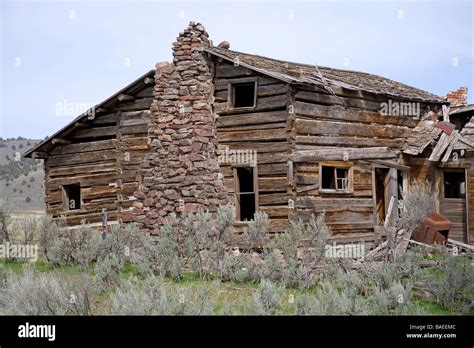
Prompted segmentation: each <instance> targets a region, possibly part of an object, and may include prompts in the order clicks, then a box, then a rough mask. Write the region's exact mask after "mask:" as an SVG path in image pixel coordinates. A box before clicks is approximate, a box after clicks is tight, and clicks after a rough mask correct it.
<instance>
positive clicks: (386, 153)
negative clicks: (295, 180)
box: [291, 147, 398, 163]
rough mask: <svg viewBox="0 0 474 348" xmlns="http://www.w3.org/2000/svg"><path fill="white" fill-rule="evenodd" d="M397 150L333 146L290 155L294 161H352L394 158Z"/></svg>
mask: <svg viewBox="0 0 474 348" xmlns="http://www.w3.org/2000/svg"><path fill="white" fill-rule="evenodd" d="M397 155H398V151H396V150H392V149H389V148H388V147H367V148H334V149H321V150H301V151H297V152H295V153H294V154H292V155H291V159H292V160H293V161H294V162H308V163H315V162H320V161H338V160H339V161H352V160H357V159H382V158H396V157H397Z"/></svg>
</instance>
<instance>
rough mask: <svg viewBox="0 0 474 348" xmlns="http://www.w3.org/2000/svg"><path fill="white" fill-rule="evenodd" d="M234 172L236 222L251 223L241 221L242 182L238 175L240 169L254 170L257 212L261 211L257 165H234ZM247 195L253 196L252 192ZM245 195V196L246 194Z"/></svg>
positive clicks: (232, 166)
mask: <svg viewBox="0 0 474 348" xmlns="http://www.w3.org/2000/svg"><path fill="white" fill-rule="evenodd" d="M231 168H232V172H233V175H234V204H235V222H237V223H244V224H245V223H248V222H249V221H246V220H240V199H239V198H240V195H241V194H242V193H240V181H239V175H238V173H237V170H238V168H252V178H253V194H254V196H255V197H254V198H255V212H257V211H258V210H259V205H258V171H257V165H250V164H232V165H231ZM245 193H247V194H252V193H251V192H245ZM245 193H244V194H245Z"/></svg>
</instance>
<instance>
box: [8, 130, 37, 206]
mask: <svg viewBox="0 0 474 348" xmlns="http://www.w3.org/2000/svg"><path fill="white" fill-rule="evenodd" d="M40 141H41V140H34V139H25V138H21V137H18V138H16V139H10V138H9V139H2V138H0V205H2V204H6V205H7V207H8V208H9V209H10V210H12V211H14V212H24V211H44V182H43V179H44V171H43V161H42V160H34V159H30V158H23V153H24V152H25V151H26V150H28V149H30V148H31V147H32V146H34V145H35V144H37V143H38V142H40Z"/></svg>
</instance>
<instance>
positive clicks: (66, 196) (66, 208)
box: [61, 182, 84, 211]
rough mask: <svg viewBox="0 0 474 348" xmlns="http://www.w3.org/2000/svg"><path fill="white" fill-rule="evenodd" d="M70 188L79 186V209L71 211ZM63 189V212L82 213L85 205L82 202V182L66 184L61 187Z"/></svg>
mask: <svg viewBox="0 0 474 348" xmlns="http://www.w3.org/2000/svg"><path fill="white" fill-rule="evenodd" d="M68 186H79V208H74V209H71V208H70V207H69V201H70V197H69V187H68ZM61 189H62V198H63V210H64V211H81V210H82V207H83V205H84V201H83V200H82V187H81V183H80V182H75V183H69V184H64V185H62V186H61Z"/></svg>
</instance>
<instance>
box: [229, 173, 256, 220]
mask: <svg viewBox="0 0 474 348" xmlns="http://www.w3.org/2000/svg"><path fill="white" fill-rule="evenodd" d="M234 170H235V180H236V183H235V184H236V185H235V186H236V187H235V189H236V190H235V192H236V208H237V209H236V210H237V218H238V220H239V221H249V220H252V219H253V218H254V214H255V211H256V207H257V192H256V186H257V185H256V172H255V168H254V167H237V168H234Z"/></svg>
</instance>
